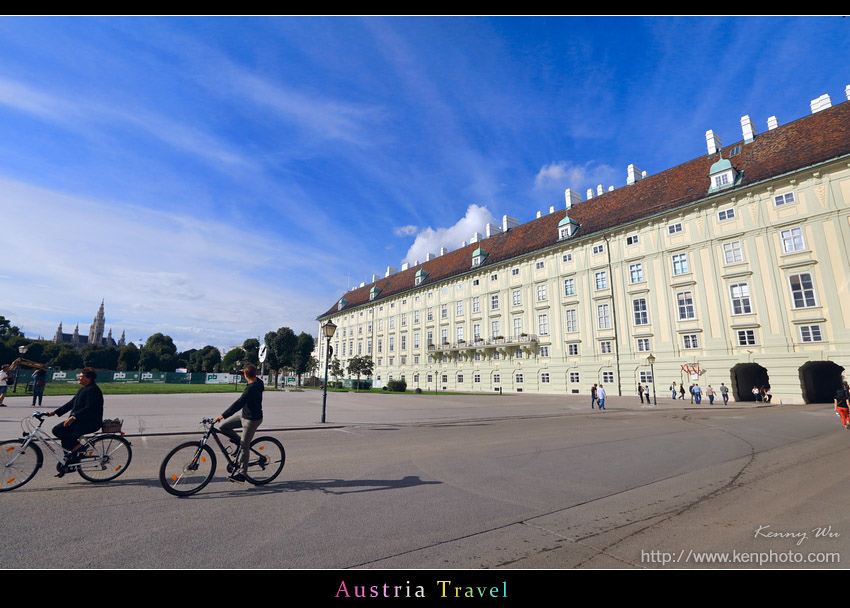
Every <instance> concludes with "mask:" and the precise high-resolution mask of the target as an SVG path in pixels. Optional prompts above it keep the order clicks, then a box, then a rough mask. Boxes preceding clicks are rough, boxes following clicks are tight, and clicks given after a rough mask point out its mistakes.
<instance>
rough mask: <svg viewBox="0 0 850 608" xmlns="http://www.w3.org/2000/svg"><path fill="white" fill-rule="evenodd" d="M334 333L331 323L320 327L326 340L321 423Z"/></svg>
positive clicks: (323, 415) (324, 409)
mask: <svg viewBox="0 0 850 608" xmlns="http://www.w3.org/2000/svg"><path fill="white" fill-rule="evenodd" d="M335 331H336V325H334V323H333V321H328V322H327V323H325V324H324V325H322V335H324V336H325V339H326V340H327V348H325V384H324V387H325V388H324V391H323V392H322V422H324V421H325V411H326V410H327V405H328V363H330V360H331V353H333V351H332V350H331V338H333V337H334V332H335Z"/></svg>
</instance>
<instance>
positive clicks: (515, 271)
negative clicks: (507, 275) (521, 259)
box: [511, 268, 519, 277]
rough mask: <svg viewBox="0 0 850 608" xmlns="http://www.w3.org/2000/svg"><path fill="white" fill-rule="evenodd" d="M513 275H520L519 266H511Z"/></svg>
mask: <svg viewBox="0 0 850 608" xmlns="http://www.w3.org/2000/svg"><path fill="white" fill-rule="evenodd" d="M511 276H512V277H517V276H519V268H511Z"/></svg>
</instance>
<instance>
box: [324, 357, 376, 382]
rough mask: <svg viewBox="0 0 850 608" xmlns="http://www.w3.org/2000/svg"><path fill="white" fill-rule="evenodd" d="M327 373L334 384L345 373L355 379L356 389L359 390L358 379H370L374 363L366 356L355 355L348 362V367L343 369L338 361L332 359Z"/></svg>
mask: <svg viewBox="0 0 850 608" xmlns="http://www.w3.org/2000/svg"><path fill="white" fill-rule="evenodd" d="M328 373H329V374H330V375H331V376H332V377H333V379H334V380H335V381H336V382H339V379H340V378H341V377H342V376H343V375H345V374H346V373H347V374H348V375H349V376H354V377H355V378H357V388H360V378H361V377H364V378H371V377H372V374H374V373H375V362H374V361H373V360H372V357H370V356H368V355H364V356H361V355H355V356H353V357H351V358H350V359H349V360H348V365H347V366H345V367H343V365H342V364H341V363H340V362H339V359H337V358H336V357H334V358H333V359H332V360H331V362H330V364H329V365H328Z"/></svg>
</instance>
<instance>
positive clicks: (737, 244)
mask: <svg viewBox="0 0 850 608" xmlns="http://www.w3.org/2000/svg"><path fill="white" fill-rule="evenodd" d="M723 259H724V260H725V261H726V263H727V264H735V263H737V262H743V261H744V252H743V251H742V250H741V241H732V242H731V243H723Z"/></svg>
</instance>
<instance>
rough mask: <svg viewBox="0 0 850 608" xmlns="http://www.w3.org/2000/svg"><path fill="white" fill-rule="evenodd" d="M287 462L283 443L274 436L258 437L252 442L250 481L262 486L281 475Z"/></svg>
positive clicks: (249, 466)
mask: <svg viewBox="0 0 850 608" xmlns="http://www.w3.org/2000/svg"><path fill="white" fill-rule="evenodd" d="M285 463H286V452H285V451H284V450H283V444H281V443H280V441H278V440H277V439H275V438H274V437H257V438H256V439H254V441H252V442H251V457H250V459H249V460H248V474H247V477H248V481H250V482H251V483H253V484H254V485H258V486H261V485H263V484H265V483H269V482H270V481H272V480H273V479H274V478H275V477H277V476H278V475H280V472H281V471H282V470H283V465H284V464H285Z"/></svg>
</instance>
